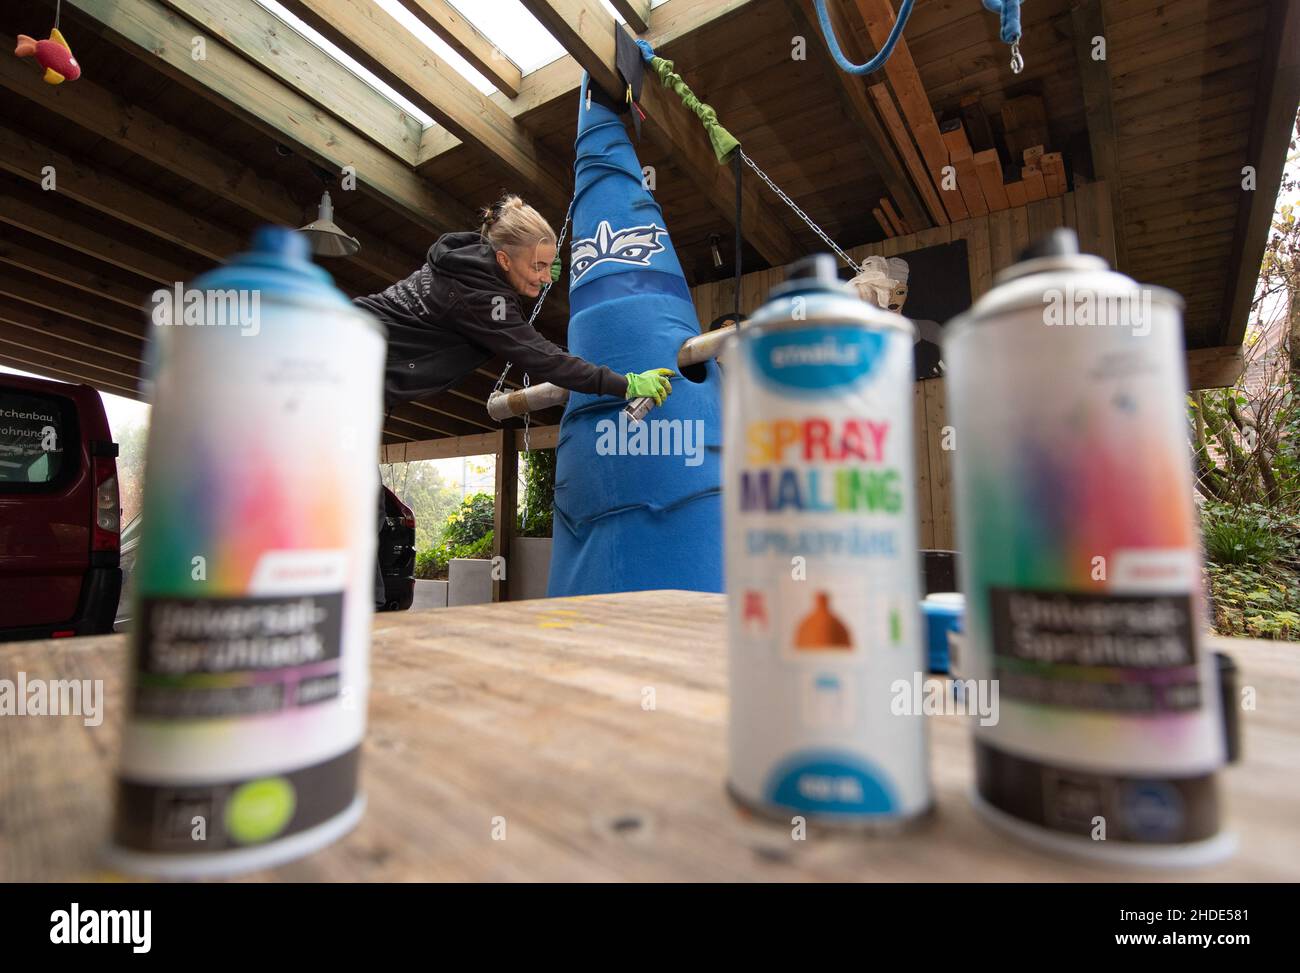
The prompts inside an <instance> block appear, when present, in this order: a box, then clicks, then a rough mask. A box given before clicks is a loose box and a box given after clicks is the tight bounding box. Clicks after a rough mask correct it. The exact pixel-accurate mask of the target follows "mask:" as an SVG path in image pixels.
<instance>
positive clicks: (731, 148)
mask: <svg viewBox="0 0 1300 973" xmlns="http://www.w3.org/2000/svg"><path fill="white" fill-rule="evenodd" d="M650 67H651V69H652V70H653V71H654V73H655V74H657V75H659V80H660V81H661V82H663V86H664V87H665V88H670V89H672V90H673V91H675V92H677V97H679V98H681V100H682V104H683V105H685V106H686V107H687V108H689V109H690V110H691V111H693V112H694V113H695V114H696V115H698V116H699V119H700V121H701V122H703V123H704V131H705V132H707V133H708V135H709V144H710V145H712V146H713V154H714V155H716V156H717V157H718V164H719V165H722V164H724V163H726V162H728V161H730V159H731V154H732V153H733V152H735V151H736V149H738V148H739V147H740V142H739V141H738V140H737V139H736V137H735V136H734V135H732V134H731V133H730V132H728V131H727V130H726V129H725V128H723V127H722V126H721V125H720V124H718V113H717V112H716V111H714V110H713V109H712V108H711V107H709V106H708V105H706V104H705V103H704V102H702V101H700V99H699V98H697V97H695V92H693V91H692V90H691V86H690V85H688V84H687V83H686V82H685V81H684V80H682V76H681V75H680V74H677V73H676V72H675V71H673V62H672V61H669V60H667V59H665V58H662V57H659V56H658V55H656V56H655V57H654V58H652V59H651V61H650Z"/></svg>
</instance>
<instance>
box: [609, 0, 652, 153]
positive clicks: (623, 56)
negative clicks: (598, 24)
mask: <svg viewBox="0 0 1300 973" xmlns="http://www.w3.org/2000/svg"><path fill="white" fill-rule="evenodd" d="M614 66H615V67H616V68H618V73H619V74H620V75H621V76H622V78H623V83H624V84H626V85H627V97H626V98H625V99H624V102H625V103H624V104H623V105H621V106H620V107H619V111H631V112H632V127H633V128H634V129H635V130H636V137H637V138H638V139H640V138H641V119H643V118H645V112H643V111H642V110H641V106H640V105H639V104H638V102H639V101H640V100H641V82H642V81H644V80H645V61H644V60H642V55H641V48H639V47H637V44H636V39H635V38H633V36H632V35H631V34H629V33H628V32H627V31H626V30H624V29H623V28H622V26H621V25H619V24H618V23H615V24H614Z"/></svg>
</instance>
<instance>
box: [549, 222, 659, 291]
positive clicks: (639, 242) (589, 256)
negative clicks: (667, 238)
mask: <svg viewBox="0 0 1300 973" xmlns="http://www.w3.org/2000/svg"><path fill="white" fill-rule="evenodd" d="M667 232H668V231H667V230H665V229H664V228H663V227H661V226H656V225H655V224H654V223H651V224H650V225H649V226H629V227H627V228H626V229H622V230H615V229H612V228H611V227H610V225H609V221H608V220H601V221H600V226H598V227H597V228H596V235H595V236H589V237H584V238H583V239H581V240H574V241H573V250H572V251H571V254H570V255H571V260H570V267H571V268H572V269H571V271H570V277H569V279H570V282H571V283H572V282H576V281H577V280H578V279H579V278H580V277H582V275H583V274H585V273H586V272H587V271H589V270H590V269H591V268H592V267H595V266H596V265H597V264H601V263H620V264H636V265H639V266H642V267H648V266H650V258H651V257H653V256H654V255H655V254H657V253H663V252H664V250H666V249H667V247H665V246H664V244H662V243H660V242H659V238H660V237H661V236H663V235H664V234H666V233H667Z"/></svg>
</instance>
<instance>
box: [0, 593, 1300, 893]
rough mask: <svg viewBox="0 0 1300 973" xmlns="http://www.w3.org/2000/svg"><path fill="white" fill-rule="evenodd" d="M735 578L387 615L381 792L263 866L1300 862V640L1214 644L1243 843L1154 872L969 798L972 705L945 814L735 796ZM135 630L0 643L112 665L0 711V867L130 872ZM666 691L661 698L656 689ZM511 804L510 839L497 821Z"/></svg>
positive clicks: (1065, 868)
mask: <svg viewBox="0 0 1300 973" xmlns="http://www.w3.org/2000/svg"><path fill="white" fill-rule="evenodd" d="M724 626H725V598H724V596H722V595H710V594H701V593H699V592H688V591H648V592H636V593H631V594H618V595H597V596H592V597H586V598H559V599H548V600H541V601H525V602H511V603H505V604H494V605H475V606H472V607H464V608H450V609H443V610H438V611H432V612H403V613H386V614H382V615H378V616H376V619H375V626H374V633H375V634H374V644H373V649H372V666H371V669H372V678H373V686H372V690H371V695H370V723H369V729H368V732H367V738H366V744H365V747H364V751H363V757H362V777H363V786H364V787H365V790H366V793H367V795H368V798H369V807H368V809H367V811H366V815H365V817H364V819H363V820H362V822H361V824H360V825H359V826H358V828H357V829H356V830H355V831H354V832H352V833H351V834H349V835H348V836H346V837H345V838H343V839H342V840H340V841H338V842H336V843H335V844H334V845H332V846H331V847H329V848H327V849H324V850H323V851H320V852H317V853H316V854H314V855H311V856H309V857H308V858H305V859H302V860H300V861H297V862H294V863H291V864H288V865H285V866H282V867H280V868H276V869H273V870H268V871H263V872H258V873H254V874H253V875H251V876H248V877H249V878H252V879H254V880H264V881H307V882H314V881H467V880H468V881H513V880H525V881H531V880H555V881H621V880H636V881H789V880H795V881H798V880H838V881H861V880H866V881H1132V880H1162V879H1168V880H1201V881H1205V880H1211V881H1296V880H1297V879H1300V773H1298V772H1297V770H1298V766H1297V765H1298V764H1300V758H1298V757H1297V754H1300V721H1297V719H1296V717H1295V709H1294V707H1295V705H1296V701H1297V700H1300V646H1296V645H1294V644H1288V643H1273V642H1259V641H1246V640H1235V639H1234V640H1221V639H1219V640H1215V642H1216V644H1217V645H1218V647H1220V648H1226V649H1227V650H1228V651H1229V652H1231V653H1232V655H1233V656H1234V658H1235V659H1236V660H1237V663H1238V665H1239V666H1240V669H1241V675H1240V681H1241V685H1242V686H1253V687H1255V688H1256V690H1257V693H1258V697H1257V702H1258V705H1257V708H1256V709H1255V710H1254V711H1253V712H1245V713H1243V714H1242V733H1243V758H1242V762H1241V763H1240V764H1237V765H1235V766H1233V767H1231V768H1229V769H1228V770H1227V771H1226V772H1225V777H1224V781H1225V786H1224V796H1225V798H1226V802H1227V806H1228V822H1229V826H1230V828H1231V829H1232V830H1234V831H1236V832H1237V834H1238V835H1239V838H1240V849H1239V851H1238V853H1237V855H1236V856H1235V857H1234V858H1233V859H1231V860H1230V861H1228V862H1226V863H1224V864H1222V865H1218V866H1215V867H1210V868H1198V869H1176V870H1169V871H1165V870H1160V871H1156V870H1151V869H1135V868H1116V867H1109V866H1102V865H1094V864H1089V863H1081V862H1078V861H1074V860H1071V859H1068V858H1057V857H1051V856H1048V855H1045V854H1043V853H1040V852H1038V851H1036V850H1033V849H1032V848H1029V847H1026V846H1024V845H1022V844H1019V843H1017V842H1016V841H1014V840H1012V839H1010V838H1007V837H1004V836H1003V835H1002V834H1001V833H1000V832H997V831H995V830H993V829H991V828H990V827H989V826H988V825H987V824H985V823H984V821H983V820H982V819H980V818H978V817H976V814H975V812H974V810H973V809H972V807H971V804H970V802H969V799H968V796H967V795H968V793H969V790H970V787H971V784H972V753H971V743H970V739H969V734H970V731H969V728H968V727H966V726H963V725H961V723H962V721H963V718H961V717H956V716H952V717H944V716H935V717H929V719H930V721H931V722H930V747H931V750H930V753H931V766H932V772H933V774H934V783H935V790H936V799H937V810H936V812H935V814H934V815H932V816H931V817H930V818H928V819H927V820H926V821H924V822H923V823H921V824H920V825H919V826H917V827H916V828H914V829H913V830H911V831H910V832H908V833H905V834H901V835H894V836H891V837H883V836H882V837H862V836H846V835H841V834H828V833H825V832H818V831H817V830H815V829H810V830H809V831H808V834H807V838H806V840H802V841H796V840H793V839H792V837H791V829H790V827H789V826H781V825H774V824H768V823H765V822H762V821H760V820H758V819H755V818H753V817H751V816H749V815H746V814H745V813H743V812H742V811H741V810H740V809H738V808H737V806H736V805H735V804H733V803H732V801H731V800H730V799H729V798H728V797H727V796H726V794H725V792H724V790H723V783H724V775H725V768H726V718H727V697H726V679H727V675H726V668H727V663H726V636H725V631H724ZM125 650H126V638H125V636H120V635H112V636H102V637H96V638H82V639H75V640H58V641H52V642H20V643H11V644H7V645H0V678H5V679H11V680H13V679H16V674H17V673H18V672H19V671H25V672H26V673H27V678H28V679H29V680H30V679H35V678H45V679H73V678H76V679H103V680H104V721H103V724H102V725H101V726H99V727H87V726H85V725H84V722H83V720H82V719H81V718H80V717H74V716H67V717H58V718H53V717H46V718H42V719H35V718H31V717H20V716H7V717H0V881H6V882H13V881H89V880H113V879H117V878H120V877H119V876H116V875H114V874H112V873H109V872H106V871H104V869H103V867H102V866H101V865H100V864H99V863H98V861H97V857H96V856H97V852H98V849H99V848H100V847H101V846H102V844H103V841H104V839H105V836H106V834H107V829H108V825H109V819H110V816H111V812H112V808H111V799H110V793H111V792H110V784H111V780H112V774H113V769H114V763H115V761H116V758H117V750H118V742H119V733H120V728H121V723H122V703H123V699H122V688H121V687H122V680H121V675H122V673H123V671H124V667H125ZM647 687H652V688H653V689H654V703H655V707H654V709H652V710H650V709H646V708H643V706H642V700H643V698H645V697H644V690H645V689H646V688H647ZM494 818H504V819H505V824H506V830H505V840H494V838H493V824H494V822H493V819H494Z"/></svg>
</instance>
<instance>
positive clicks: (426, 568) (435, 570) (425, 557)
mask: <svg viewBox="0 0 1300 973" xmlns="http://www.w3.org/2000/svg"><path fill="white" fill-rule="evenodd" d="M446 567H447V563H446V562H445V561H443V562H442V563H441V564H440V563H439V562H438V549H430V550H427V551H419V552H417V553H416V555H415V576H416V577H417V578H419V579H420V580H421V581H433V580H435V579H436V578H437V577H438V574H439V572H440V571H443V570H445V569H446Z"/></svg>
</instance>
